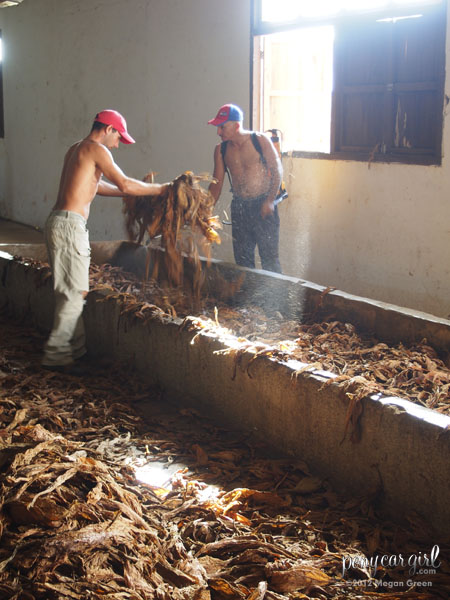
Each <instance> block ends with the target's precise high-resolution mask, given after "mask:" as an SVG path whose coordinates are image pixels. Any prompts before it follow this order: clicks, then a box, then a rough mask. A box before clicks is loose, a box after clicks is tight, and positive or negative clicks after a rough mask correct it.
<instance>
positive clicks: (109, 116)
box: [94, 110, 135, 144]
mask: <svg viewBox="0 0 450 600" xmlns="http://www.w3.org/2000/svg"><path fill="white" fill-rule="evenodd" d="M94 121H98V122H99V123H103V125H111V127H114V129H117V131H118V132H119V133H120V141H121V142H123V143H124V144H134V143H135V140H134V139H133V138H132V137H131V135H130V134H129V133H128V131H127V122H126V121H125V119H124V118H123V117H122V115H121V114H120V113H119V112H117V110H102V111H101V112H99V113H97V114H96V115H95V119H94Z"/></svg>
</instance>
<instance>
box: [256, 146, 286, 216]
mask: <svg viewBox="0 0 450 600" xmlns="http://www.w3.org/2000/svg"><path fill="white" fill-rule="evenodd" d="M258 140H259V143H260V145H261V150H262V153H263V156H264V158H265V160H266V165H267V170H268V172H269V173H270V186H269V191H268V192H267V199H266V200H265V201H264V203H263V205H262V206H261V215H262V216H263V217H266V216H267V215H269V214H271V213H273V210H274V200H275V198H276V197H277V193H278V190H279V189H280V185H281V180H282V177H283V167H282V165H281V160H280V157H279V156H278V152H277V150H276V148H275V146H274V145H273V144H272V142H271V141H270V140H269V138H268V137H267V136H266V135H260V136H258Z"/></svg>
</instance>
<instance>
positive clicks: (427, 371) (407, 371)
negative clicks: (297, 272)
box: [90, 264, 450, 415]
mask: <svg viewBox="0 0 450 600" xmlns="http://www.w3.org/2000/svg"><path fill="white" fill-rule="evenodd" d="M90 278H91V287H92V288H94V289H95V288H100V287H102V286H107V287H110V288H111V289H113V290H115V291H117V292H120V293H121V294H122V299H123V300H124V301H125V304H126V305H128V307H129V310H131V311H134V312H135V313H138V311H140V310H142V307H145V306H148V305H153V306H156V307H158V308H159V309H160V310H162V311H163V312H165V313H167V314H169V315H171V316H172V317H180V318H186V317H188V316H189V315H192V314H193V313H192V312H190V311H191V309H192V298H191V297H190V296H189V295H188V294H187V293H186V292H184V291H183V290H180V289H179V288H164V289H162V288H160V287H159V285H158V284H157V283H156V281H154V280H148V281H146V282H144V283H143V282H142V281H141V280H139V278H138V277H136V276H135V275H133V274H131V273H127V272H124V271H123V270H122V269H120V268H118V267H112V266H111V265H108V264H105V265H101V266H98V265H92V267H91V274H90ZM231 285H232V284H231ZM225 291H228V293H230V290H229V289H228V290H225ZM223 296H224V297H225V296H226V294H224V295H223ZM197 308H198V307H197ZM197 316H198V317H200V318H197V319H196V320H195V324H196V326H198V327H199V328H202V327H208V328H209V329H214V328H216V329H217V330H218V331H219V330H221V331H223V330H224V329H226V330H227V331H228V332H229V333H230V335H234V336H237V337H238V338H239V339H240V347H241V350H242V351H248V350H253V351H254V353H255V355H258V353H263V354H265V355H271V356H273V357H274V358H276V359H277V360H289V359H297V360H298V361H299V362H301V363H306V364H307V365H308V366H307V368H306V367H305V368H304V369H303V370H310V371H314V370H316V371H329V372H331V373H333V374H334V375H335V377H334V378H333V380H332V381H333V382H334V383H335V384H340V385H342V386H345V387H346V388H349V389H351V391H352V395H353V396H354V395H355V393H356V394H357V396H358V397H359V398H362V397H364V396H368V395H374V394H380V393H381V394H383V395H385V396H394V397H399V398H404V399H407V400H410V401H411V402H414V403H416V404H419V405H421V406H424V407H426V408H430V409H434V410H436V411H438V412H440V413H442V414H447V415H450V369H449V368H448V366H447V364H446V363H445V362H444V360H443V357H440V356H439V355H438V353H437V352H436V351H435V350H434V349H433V348H432V347H431V346H430V345H429V344H428V343H427V341H426V340H422V341H421V342H420V343H416V344H410V345H406V344H402V343H398V344H396V345H395V346H392V345H388V344H386V343H383V342H380V341H379V340H378V339H376V338H375V337H373V336H370V335H366V334H363V333H360V332H358V331H357V329H356V327H355V326H354V325H353V324H351V323H343V322H340V321H337V320H335V319H332V320H329V321H323V322H314V321H311V322H303V323H299V322H298V321H292V320H286V319H284V318H283V317H282V315H280V314H276V315H271V316H268V315H267V314H265V312H264V311H263V310H262V309H261V308H260V307H257V306H241V307H233V306H230V305H228V304H226V303H225V302H224V301H223V300H221V298H203V299H202V303H201V306H200V308H199V312H198V313H197ZM234 346H235V344H234ZM234 351H235V352H237V353H238V352H239V349H237V350H234ZM355 390H356V392H355Z"/></svg>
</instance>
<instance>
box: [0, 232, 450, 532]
mask: <svg viewBox="0 0 450 600" xmlns="http://www.w3.org/2000/svg"><path fill="white" fill-rule="evenodd" d="M155 252H159V251H158V250H152V256H153V257H154V256H155V254H154V253H155ZM13 255H18V256H23V257H29V258H32V259H35V260H41V261H42V260H44V261H45V260H46V254H45V248H44V247H43V246H42V245H14V246H11V245H8V246H6V245H3V246H1V245H0V307H3V308H4V309H6V310H8V311H9V313H10V314H11V315H13V316H14V317H16V318H31V319H32V320H33V322H34V323H35V324H36V326H38V327H39V328H40V329H42V330H45V331H47V330H49V328H50V325H51V321H52V313H53V301H52V290H51V281H50V279H49V278H43V277H42V271H40V270H39V268H37V267H35V266H34V265H33V262H32V261H30V263H29V264H23V263H21V262H17V261H14V260H13V259H12V256H13ZM146 258H147V251H146V249H145V248H143V247H142V246H137V245H135V244H130V243H128V242H98V243H95V242H94V243H92V259H93V261H94V262H97V263H103V262H110V263H111V264H113V265H118V266H123V267H124V268H126V269H127V270H131V271H134V272H135V273H137V274H142V273H143V270H144V268H145V261H146ZM152 260H153V259H152ZM187 273H188V274H187V276H186V285H188V284H189V266H187ZM224 280H226V281H228V282H239V285H238V286H237V287H239V290H238V291H237V292H236V294H235V295H234V296H233V298H232V299H230V301H231V302H233V303H238V304H239V303H242V304H246V303H249V302H252V303H257V304H259V305H260V306H261V307H263V308H265V309H266V310H267V311H268V312H269V313H270V312H271V311H277V312H280V313H281V314H282V315H284V316H285V317H287V318H299V319H301V317H302V316H303V315H304V314H316V313H317V314H319V313H320V314H321V316H325V315H327V314H329V315H333V318H335V319H338V320H343V321H350V322H352V323H353V324H355V325H357V326H359V327H361V328H362V329H363V330H365V331H367V332H369V333H371V334H374V335H375V336H376V337H378V338H379V339H380V340H382V341H385V342H388V343H397V342H399V341H403V342H405V343H406V342H414V341H421V340H422V339H424V338H426V339H427V341H428V343H429V344H430V345H432V346H434V347H435V349H436V350H437V351H438V352H439V353H440V355H441V356H442V357H443V358H444V359H445V358H447V360H448V351H449V349H450V321H447V320H444V319H439V318H437V317H434V316H432V315H427V314H424V313H419V312H417V311H412V310H407V309H403V308H401V307H397V306H394V305H388V304H385V303H382V302H376V301H374V300H370V299H367V298H361V297H357V296H352V295H349V294H346V293H344V292H342V291H339V290H332V291H330V290H327V289H325V288H323V287H322V286H318V285H315V284H313V283H310V282H307V281H303V280H299V279H295V278H292V277H285V276H281V275H276V274H272V273H267V272H264V271H257V270H249V269H241V268H239V267H236V266H234V265H230V264H226V263H222V262H220V261H212V263H211V266H210V268H209V269H206V268H205V269H204V293H210V294H214V293H215V289H217V290H219V291H220V290H222V289H223V288H224V286H223V281H224ZM84 317H85V322H86V325H87V332H88V340H87V342H88V348H89V351H90V352H91V353H92V354H93V355H98V356H109V357H113V358H115V359H119V360H122V361H126V362H129V363H131V364H133V366H134V367H135V368H136V369H137V370H138V371H139V372H140V373H141V375H142V377H143V378H145V379H146V381H148V382H149V383H151V384H157V385H159V386H161V388H163V389H164V390H165V393H166V394H167V396H168V397H170V398H172V399H174V400H176V401H177V402H178V403H180V402H181V403H184V404H189V405H190V406H195V407H197V409H199V410H201V411H202V412H204V413H208V414H210V415H211V416H212V417H213V418H215V419H217V420H218V421H219V422H221V423H223V424H227V425H228V426H229V427H232V428H234V429H240V430H244V431H247V432H249V433H251V434H252V435H253V436H254V437H255V438H257V439H260V440H263V441H264V442H265V443H266V444H267V446H268V448H272V449H274V450H276V451H277V452H281V453H283V454H288V455H291V456H294V457H297V458H298V459H300V460H303V461H305V462H306V463H307V464H308V465H309V467H310V469H311V471H312V472H314V473H315V474H316V475H318V476H320V477H322V478H323V479H324V480H328V481H329V482H330V483H331V484H332V485H333V486H334V487H335V488H337V489H338V490H339V491H342V492H344V493H345V494H347V495H357V496H362V495H365V494H370V493H374V492H375V491H376V492H377V494H378V498H379V502H380V506H381V508H383V509H384V511H385V512H386V513H387V514H388V515H390V516H391V517H393V518H395V519H396V520H398V521H403V520H404V519H407V518H408V516H409V515H413V514H414V513H416V514H418V515H420V516H421V517H422V519H424V521H425V522H426V523H427V524H428V526H429V527H430V530H433V529H434V530H435V532H436V536H437V537H439V538H441V539H442V538H444V537H446V536H448V535H450V503H449V502H448V498H449V497H450V452H449V451H450V417H447V416H444V415H441V414H439V413H438V412H436V411H432V410H429V409H425V408H422V407H420V406H418V405H415V404H413V403H411V402H409V401H407V400H405V399H401V398H386V397H382V396H381V395H377V396H373V397H370V398H365V399H363V400H362V402H361V408H362V414H361V417H360V421H359V425H360V441H359V442H353V441H352V440H351V435H350V433H351V431H350V430H346V423H347V410H348V407H349V398H348V397H347V395H346V393H345V391H344V389H343V388H342V387H340V386H338V385H337V384H335V383H333V375H332V374H330V373H326V372H317V371H302V372H301V373H300V374H298V375H297V376H295V377H294V376H293V374H294V372H295V371H297V370H298V369H301V368H302V367H304V365H301V364H300V363H298V362H297V361H290V362H289V363H279V362H276V361H274V360H273V359H270V358H268V357H260V358H258V359H257V360H252V358H253V355H252V354H251V353H248V352H247V353H244V354H242V355H240V356H239V361H237V360H236V354H235V353H234V352H233V349H234V348H235V347H236V339H235V338H234V337H233V336H229V335H227V334H225V333H223V332H221V331H217V330H208V329H207V328H206V329H204V330H202V331H200V333H199V331H198V329H195V330H192V329H190V327H189V326H187V325H188V321H189V320H188V321H185V322H184V323H183V321H182V320H181V319H173V318H170V317H163V318H160V317H157V316H155V317H154V318H151V319H140V318H135V317H134V318H133V317H132V316H131V315H130V314H129V313H127V312H124V311H123V302H122V301H121V300H120V299H119V298H118V297H117V295H114V294H112V293H111V292H108V291H106V290H101V291H92V292H90V293H89V295H88V298H87V303H86V306H85V313H84Z"/></svg>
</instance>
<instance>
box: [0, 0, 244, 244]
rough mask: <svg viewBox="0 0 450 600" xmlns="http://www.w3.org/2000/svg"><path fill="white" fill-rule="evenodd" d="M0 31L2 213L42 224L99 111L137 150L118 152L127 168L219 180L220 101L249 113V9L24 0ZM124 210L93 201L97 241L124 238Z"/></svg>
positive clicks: (162, 177) (4, 13)
mask: <svg viewBox="0 0 450 600" xmlns="http://www.w3.org/2000/svg"><path fill="white" fill-rule="evenodd" d="M0 28H1V29H2V35H3V46H4V55H5V56H4V92H5V120H6V139H5V148H6V150H5V156H3V157H2V155H1V153H0V161H1V163H2V165H4V166H6V167H5V168H7V176H6V181H5V182H4V185H2V188H3V189H4V192H3V195H4V197H5V203H6V205H5V211H6V210H7V209H9V215H8V216H10V217H11V218H13V219H16V220H18V221H21V222H26V223H32V224H33V225H37V226H43V224H44V222H45V219H46V216H47V214H48V213H49V211H50V210H51V207H52V206H53V203H54V201H55V195H56V192H57V187H58V181H59V174H60V169H61V165H62V159H63V156H64V153H65V151H66V149H67V148H68V146H70V145H71V144H72V143H73V142H75V141H77V140H78V139H80V138H82V137H84V136H85V135H87V133H88V132H89V129H90V126H91V123H92V120H93V118H94V115H95V114H96V112H98V111H99V110H101V109H103V108H116V109H117V110H120V111H121V112H122V113H123V114H124V115H125V117H126V119H127V122H128V127H129V131H130V133H131V134H132V135H133V137H135V139H136V141H137V143H136V144H135V145H133V146H127V147H121V148H120V149H119V150H115V151H114V156H115V159H116V161H117V162H118V164H119V165H120V166H121V167H122V169H123V170H124V171H125V172H126V173H127V174H129V175H131V176H133V177H137V178H142V177H143V176H144V175H145V174H146V173H147V172H148V171H150V170H153V171H156V172H157V180H158V181H167V180H171V179H173V178H175V177H176V176H177V175H179V174H180V173H182V172H183V171H185V170H192V171H194V172H196V173H200V172H212V168H213V161H212V156H213V148H214V144H215V143H216V137H217V136H216V130H215V128H213V127H211V126H208V125H207V120H208V119H210V118H212V117H213V116H215V113H216V112H217V109H218V107H219V106H220V105H221V104H223V103H224V102H228V101H232V102H236V103H239V104H241V105H242V106H243V108H244V109H247V107H248V97H249V67H248V65H249V53H250V42H249V29H250V13H249V0H227V5H226V10H224V5H223V2H220V1H219V0H32V1H31V0H25V1H24V2H23V3H22V4H21V5H19V6H17V7H14V8H8V9H3V10H0ZM230 55H231V58H230ZM0 152H1V149H0ZM0 173H1V171H0ZM2 188H0V189H2ZM0 197H1V196H0ZM121 209H122V205H121V200H120V199H107V198H101V197H98V198H97V199H96V200H95V201H94V204H93V206H92V209H91V215H90V218H89V230H90V234H91V239H93V240H104V239H122V238H123V237H124V235H125V234H124V229H123V215H122V212H121ZM0 216H5V214H4V213H3V212H2V213H0Z"/></svg>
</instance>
